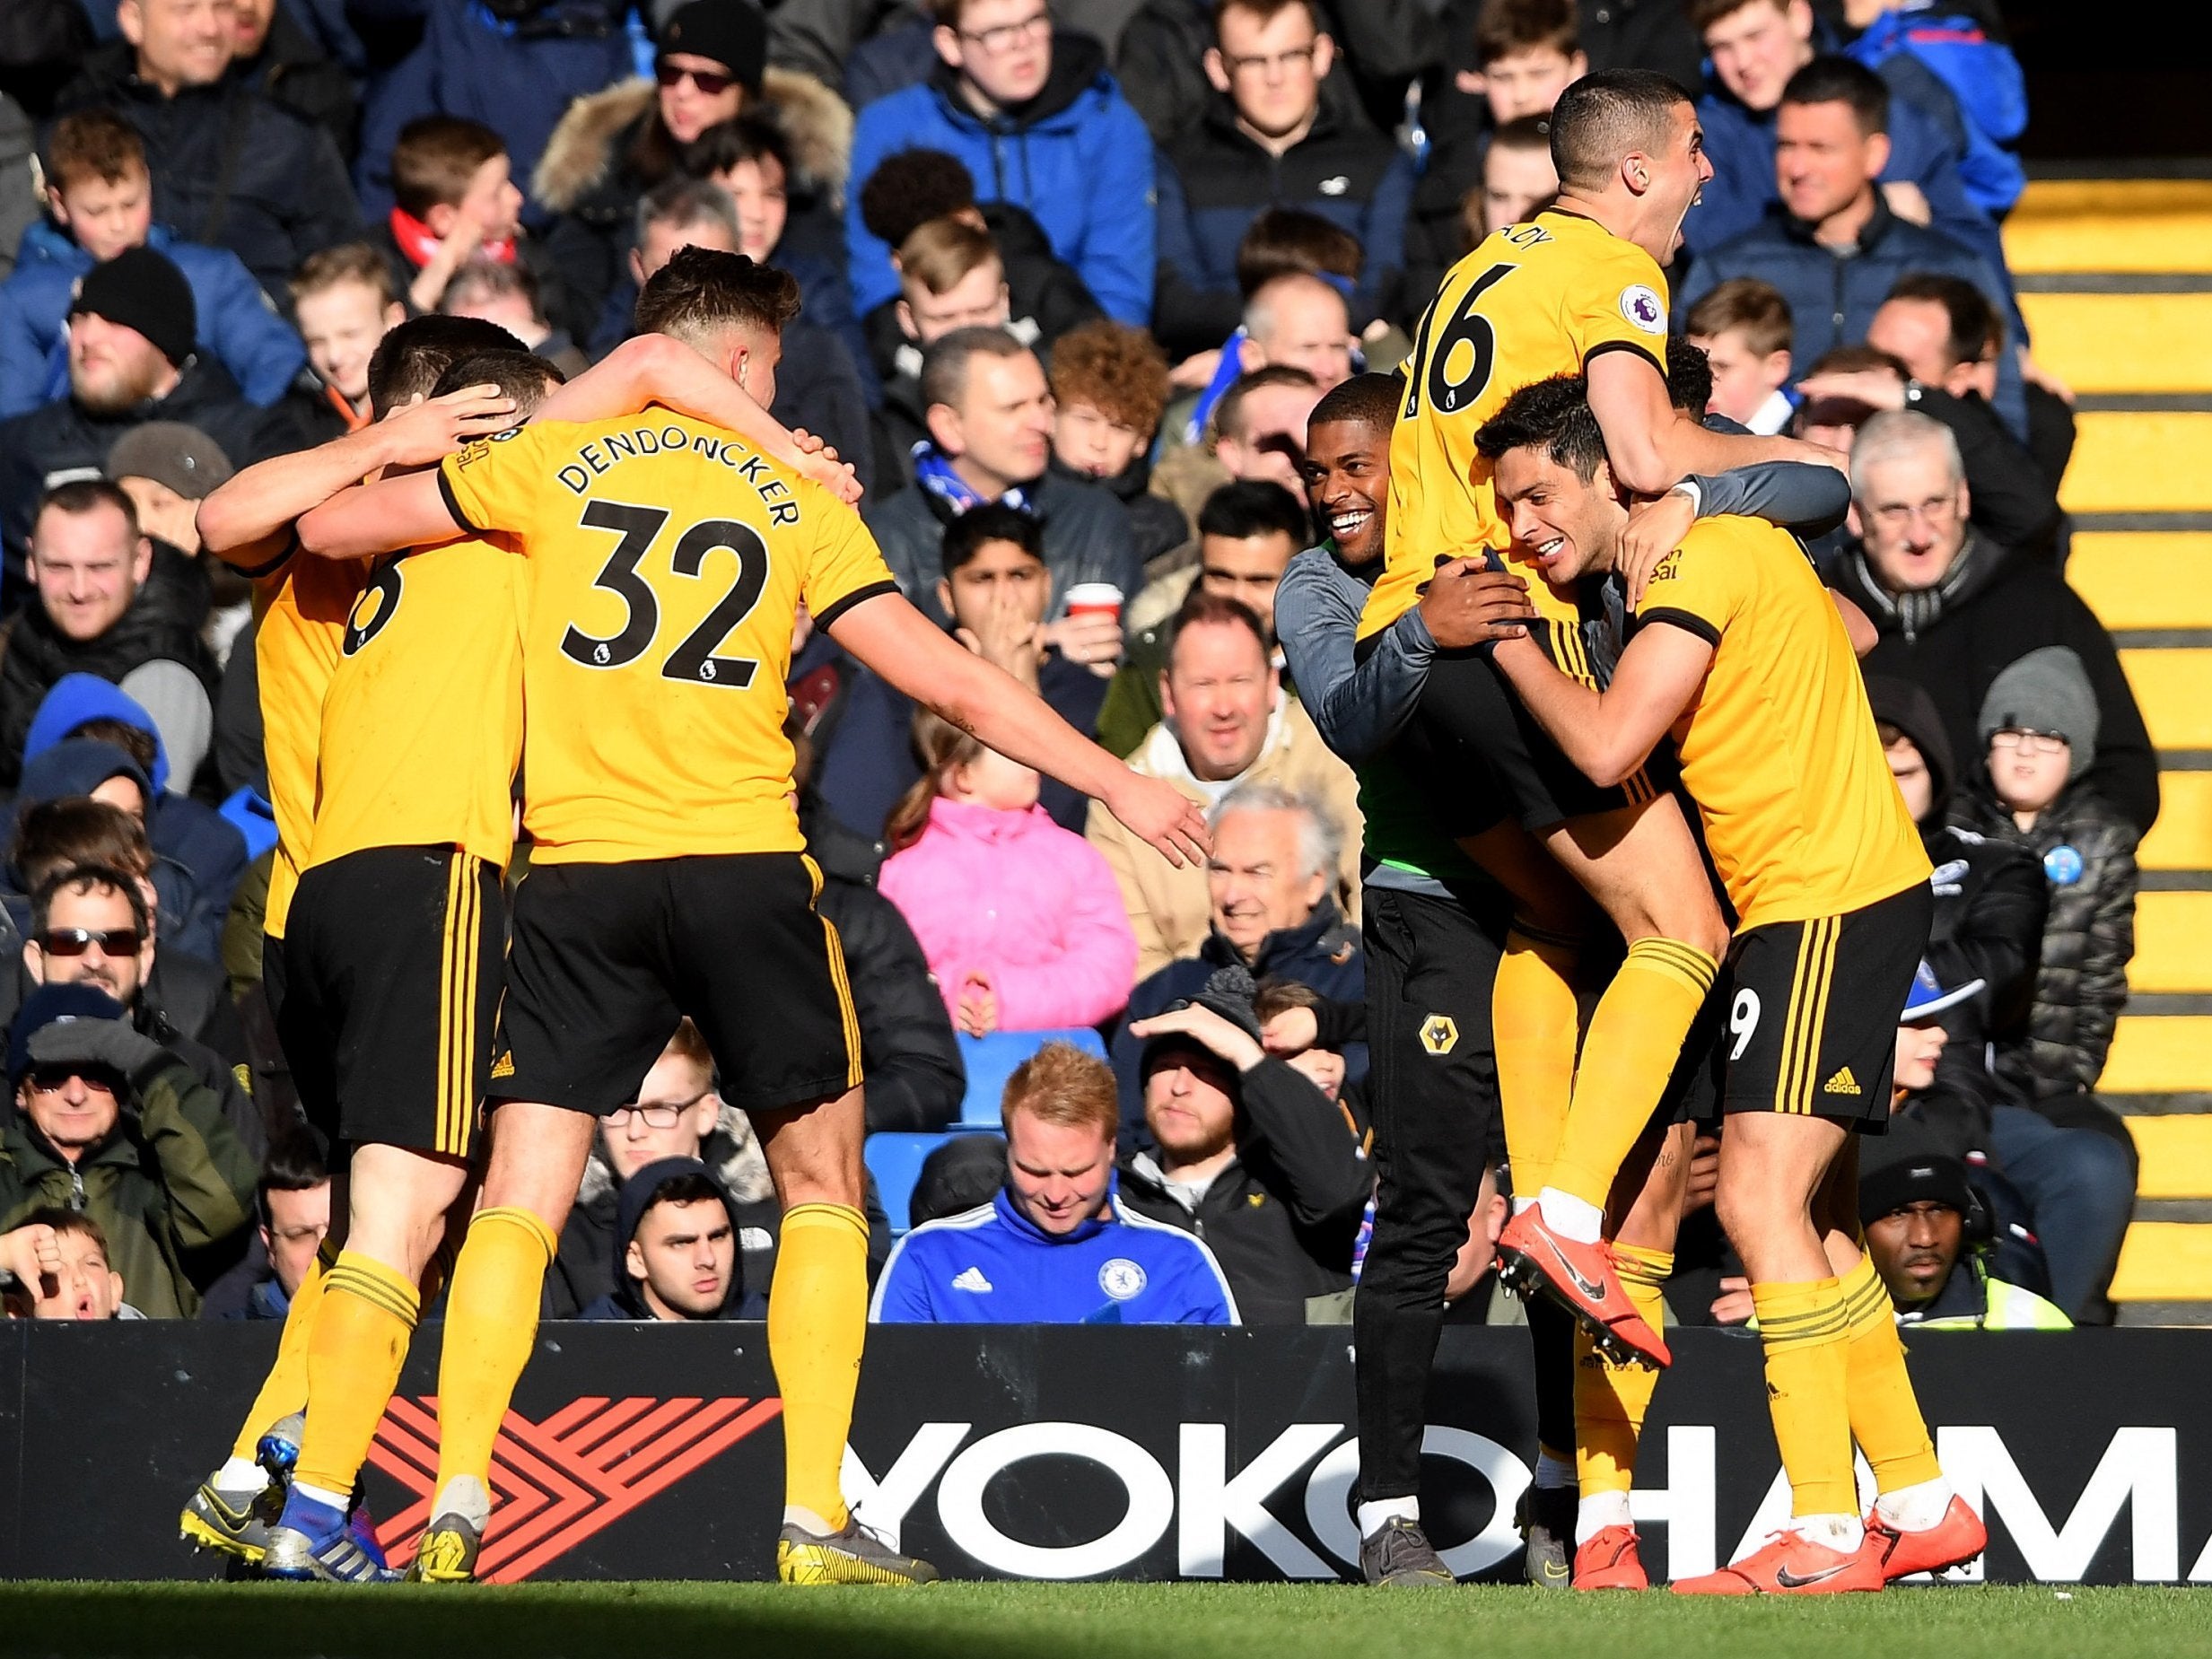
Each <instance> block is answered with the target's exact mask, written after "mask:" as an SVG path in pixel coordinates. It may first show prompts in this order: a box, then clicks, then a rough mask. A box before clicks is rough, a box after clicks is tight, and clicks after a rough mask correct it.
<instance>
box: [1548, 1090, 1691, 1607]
mask: <svg viewBox="0 0 2212 1659" xmlns="http://www.w3.org/2000/svg"><path fill="white" fill-rule="evenodd" d="M1695 1136H1696V1131H1695V1129H1694V1126H1692V1125H1691V1124H1688V1123H1673V1124H1666V1123H1654V1124H1653V1125H1651V1127H1650V1128H1648V1130H1646V1131H1645V1133H1644V1136H1643V1138H1642V1139H1639V1141H1638V1142H1637V1143H1636V1146H1635V1148H1634V1149H1633V1150H1632V1151H1631V1153H1630V1154H1629V1157H1628V1161H1627V1162H1626V1163H1625V1164H1623V1165H1622V1166H1621V1174H1620V1175H1619V1176H1618V1177H1617V1178H1616V1179H1615V1180H1614V1182H1613V1197H1612V1201H1611V1202H1610V1203H1609V1204H1608V1205H1607V1206H1606V1218H1607V1222H1608V1231H1609V1232H1611V1234H1612V1236H1613V1257H1614V1264H1615V1266H1616V1267H1617V1268H1618V1270H1619V1271H1620V1275H1621V1287H1622V1289H1623V1290H1624V1291H1625V1292H1626V1293H1627V1294H1628V1297H1629V1300H1630V1301H1631V1302H1632V1303H1634V1304H1635V1305H1636V1311H1637V1312H1638V1313H1639V1314H1642V1315H1643V1317H1644V1320H1645V1323H1648V1324H1649V1325H1650V1326H1651V1327H1652V1329H1654V1330H1655V1331H1656V1330H1657V1329H1659V1328H1660V1325H1661V1323H1662V1321H1663V1319H1664V1317H1665V1314H1664V1310H1663V1306H1662V1304H1663V1301H1664V1295H1663V1293H1664V1290H1665V1288H1666V1280H1667V1278H1668V1276H1669V1275H1670V1274H1672V1273H1673V1272H1674V1236H1675V1233H1676V1230H1677V1229H1678V1228H1679V1227H1680V1226H1681V1223H1682V1208H1683V1200H1684V1198H1685V1197H1686V1196H1687V1194H1688V1192H1689V1189H1690V1147H1691V1142H1692V1140H1693V1139H1695ZM1658 1381H1659V1378H1658V1373H1657V1372H1656V1371H1654V1370H1652V1369H1651V1368H1650V1367H1649V1366H1644V1365H1639V1364H1638V1363H1636V1362H1635V1361H1633V1360H1628V1361H1621V1360H1614V1359H1608V1358H1606V1357H1605V1356H1604V1354H1603V1353H1601V1352H1599V1351H1598V1349H1597V1348H1596V1344H1595V1343H1594V1342H1593V1341H1592V1340H1590V1338H1589V1336H1588V1335H1587V1332H1584V1333H1578V1340H1577V1342H1576V1344H1575V1464H1576V1484H1577V1487H1578V1490H1579V1491H1580V1493H1581V1504H1580V1506H1579V1508H1578V1514H1577V1515H1576V1519H1575V1572H1574V1586H1575V1588H1576V1589H1578V1590H1641V1589H1645V1588H1647V1587H1648V1584H1649V1580H1648V1577H1647V1576H1646V1575H1645V1572H1644V1567H1643V1563H1642V1560H1641V1558H1640V1557H1639V1553H1638V1549H1637V1538H1636V1523H1635V1519H1634V1517H1633V1516H1632V1515H1631V1513H1630V1509H1629V1493H1630V1491H1631V1489H1632V1488H1633V1487H1634V1485H1635V1483H1636V1449H1637V1445H1638V1442H1639V1439H1640V1437H1641V1436H1642V1434H1643V1428H1644V1417H1645V1414H1646V1413H1647V1412H1648V1410H1650V1407H1651V1398H1652V1395H1653V1393H1655V1392H1656V1391H1657V1387H1658Z"/></svg>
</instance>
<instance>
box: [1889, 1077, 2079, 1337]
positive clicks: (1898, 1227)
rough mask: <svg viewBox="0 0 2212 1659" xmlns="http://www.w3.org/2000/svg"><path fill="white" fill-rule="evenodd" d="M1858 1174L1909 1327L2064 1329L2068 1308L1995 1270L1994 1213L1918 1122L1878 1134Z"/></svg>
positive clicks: (1891, 1288) (1903, 1121)
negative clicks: (1990, 1219) (1992, 1244)
mask: <svg viewBox="0 0 2212 1659" xmlns="http://www.w3.org/2000/svg"><path fill="white" fill-rule="evenodd" d="M1867 1148H1868V1150H1867V1154H1866V1158H1867V1162H1866V1163H1865V1164H1864V1166H1862V1167H1861V1168H1860V1170H1859V1173H1858V1218H1859V1222H1860V1224H1861V1225H1862V1226H1863V1227H1865V1228H1866V1230H1867V1256H1868V1257H1869V1258H1870V1259H1871V1260H1872V1261H1873V1262H1874V1270H1875V1272H1876V1273H1878V1274H1880V1275H1881V1277H1882V1284H1883V1287H1884V1288H1885V1289H1886V1290H1888V1292H1889V1294H1890V1301H1891V1303H1892V1305H1894V1306H1895V1308H1896V1310H1897V1317H1898V1320H1899V1322H1900V1323H1904V1324H1912V1325H1925V1326H1928V1327H1930V1328H1933V1329H1938V1330H1954V1329H1956V1330H1973V1331H2064V1330H2066V1329H2068V1326H2069V1325H2070V1324H2071V1323H2072V1322H2071V1321H2070V1320H2068V1318H2067V1316H2066V1314H2064V1313H2062V1312H2061V1311H2060V1310H2059V1307H2058V1306H2057V1305H2055V1304H2053V1303H2051V1302H2050V1301H2049V1300H2048V1299H2046V1298H2045V1297H2040V1296H2038V1295H2036V1294H2035V1293H2034V1292H2033V1290H2029V1289H2025V1288H2023V1287H2021V1286H2019V1285H2015V1284H2009V1283H2007V1281H2005V1280H2004V1279H1999V1278H1998V1277H1997V1275H1996V1273H1995V1272H1994V1271H1993V1270H1992V1262H1991V1254H1992V1253H1991V1251H1990V1249H1989V1222H1988V1211H1987V1209H1985V1207H1984V1206H1983V1205H1982V1202H1981V1201H1980V1199H1979V1198H1978V1197H1977V1196H1976V1195H1975V1193H1974V1192H1973V1189H1972V1187H1971V1186H1970V1185H1969V1184H1968V1182H1967V1178H1966V1166H1965V1165H1964V1164H1963V1163H1961V1162H1960V1161H1959V1160H1958V1159H1957V1158H1956V1157H1953V1156H1952V1155H1951V1154H1950V1153H1948V1152H1946V1151H1945V1150H1944V1149H1943V1148H1942V1146H1941V1145H1940V1144H1939V1142H1938V1140H1937V1138H1936V1137H1935V1136H1933V1135H1931V1134H1930V1133H1929V1132H1928V1131H1927V1130H1926V1129H1925V1128H1923V1127H1922V1126H1921V1125H1920V1124H1919V1123H1918V1122H1915V1121H1913V1120H1911V1119H1910V1118H1906V1119H1900V1120H1899V1121H1898V1122H1895V1123H1893V1125H1892V1126H1891V1129H1890V1132H1889V1133H1888V1134H1886V1135H1884V1136H1883V1137H1882V1138H1881V1139H1879V1140H1870V1141H1868V1142H1867Z"/></svg>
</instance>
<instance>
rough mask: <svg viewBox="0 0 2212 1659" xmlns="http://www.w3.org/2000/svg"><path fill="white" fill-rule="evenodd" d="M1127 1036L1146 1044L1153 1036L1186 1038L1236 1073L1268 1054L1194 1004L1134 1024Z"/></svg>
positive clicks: (1226, 1022)
mask: <svg viewBox="0 0 2212 1659" xmlns="http://www.w3.org/2000/svg"><path fill="white" fill-rule="evenodd" d="M1129 1035H1131V1036H1132V1037H1140V1038H1142V1039H1144V1040H1146V1041H1148V1042H1149V1041H1150V1040H1151V1039H1152V1038H1154V1037H1188V1038H1190V1039H1191V1041H1192V1042H1193V1043H1198V1044H1200V1045H1201V1046H1202V1047H1203V1048H1204V1049H1205V1050H1206V1051H1207V1052H1209V1053H1211V1054H1212V1055H1213V1056H1214V1057H1215V1058H1216V1059H1218V1060H1220V1061H1221V1062H1222V1063H1223V1064H1224V1065H1229V1066H1234V1067H1236V1068H1237V1070H1239V1071H1249V1070H1252V1068H1253V1067H1255V1066H1256V1065H1258V1064H1259V1063H1260V1061H1263V1060H1265V1059H1266V1058H1267V1051H1266V1050H1265V1049H1263V1048H1262V1047H1261V1046H1260V1045H1259V1043H1255V1042H1254V1041H1253V1039H1252V1035H1251V1033H1249V1032H1246V1031H1242V1030H1239V1029H1238V1028H1237V1026H1234V1025H1232V1024H1231V1023H1230V1022H1229V1021H1228V1020H1226V1019H1224V1018H1222V1017H1221V1016H1220V1015H1219V1014H1217V1013H1215V1012H1214V1011H1213V1010H1212V1009H1211V1008H1202V1007H1200V1006H1199V1005H1198V1004H1197V1003H1195V1002H1193V1003H1189V1004H1187V1005H1185V1007H1183V1008H1170V1009H1168V1011H1167V1013H1165V1014H1155V1015H1153V1016H1152V1017H1151V1018H1150V1019H1140V1020H1137V1021H1134V1022H1133V1023H1132V1024H1131V1026H1130V1027H1129Z"/></svg>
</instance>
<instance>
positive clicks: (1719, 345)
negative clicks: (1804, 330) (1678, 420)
mask: <svg viewBox="0 0 2212 1659" xmlns="http://www.w3.org/2000/svg"><path fill="white" fill-rule="evenodd" d="M1688 328H1689V336H1690V344H1691V345H1696V346H1701V347H1702V348H1703V350H1704V352H1705V357H1706V361H1707V362H1709V363H1710V364H1711V365H1712V370H1713V397H1712V402H1711V404H1710V407H1711V409H1712V410H1713V412H1714V413H1715V414H1717V415H1727V417H1728V418H1729V419H1730V420H1732V421H1741V422H1742V423H1744V425H1745V426H1747V427H1749V428H1750V429H1751V430H1752V431H1753V432H1757V433H1758V434H1759V435H1760V436H1761V437H1762V438H1770V437H1772V436H1773V435H1774V434H1775V433H1777V432H1780V431H1781V430H1782V429H1783V428H1785V427H1786V426H1788V424H1789V418H1790V416H1791V415H1793V414H1795V413H1796V410H1797V401H1796V399H1794V398H1793V397H1790V395H1789V392H1788V386H1789V346H1790V339H1791V336H1792V332H1793V330H1792V327H1791V322H1790V316H1789V301H1787V300H1785V299H1783V298H1782V295H1781V292H1780V290H1779V289H1777V288H1775V287H1773V286H1772V285H1771V284H1767V283H1762V282H1761V281H1760V280H1759V279H1758V278H1757V277H1755V276H1732V277H1730V278H1729V279H1728V280H1727V282H1725V283H1723V284H1720V285H1719V286H1718V288H1716V289H1714V290H1713V291H1712V293H1709V294H1707V295H1706V296H1705V297H1704V298H1703V299H1701V300H1700V301H1698V302H1697V303H1696V304H1695V305H1693V306H1692V307H1691V308H1690V316H1689V318H1688Z"/></svg>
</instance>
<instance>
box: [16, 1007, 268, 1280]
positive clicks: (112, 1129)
mask: <svg viewBox="0 0 2212 1659" xmlns="http://www.w3.org/2000/svg"><path fill="white" fill-rule="evenodd" d="M8 1087H9V1090H10V1092H11V1094H12V1095H13V1097H14V1101H15V1114H14V1116H13V1119H12V1120H11V1121H10V1122H9V1123H8V1124H7V1126H6V1128H5V1129H4V1131H0V1233H4V1232H6V1231H8V1230H10V1229H11V1228H13V1227H15V1226H17V1225H19V1224H20V1223H21V1221H22V1218H24V1217H26V1216H28V1215H30V1214H31V1212H32V1211H33V1210H36V1209H40V1208H43V1207H46V1206H61V1207H64V1208H67V1209H78V1210H82V1211H83V1213H85V1214H86V1215H88V1216H90V1217H92V1219H93V1220H94V1221H96V1222H97V1223H99V1225H100V1228H101V1232H102V1233H103V1234H105V1235H106V1236H107V1240H108V1245H109V1265H110V1266H111V1267H113V1268H114V1269H115V1270H116V1271H118V1272H119V1273H120V1274H122V1276H123V1299H124V1300H125V1301H127V1302H128V1303H129V1304H130V1305H132V1306H134V1307H136V1308H138V1309H140V1310H141V1311H142V1312H144V1314H146V1315H147V1316H148V1317H150V1318H154V1319H162V1318H169V1319H183V1318H189V1317H191V1316H192V1315H193V1314H196V1313H197V1312H198V1310H199V1305H200V1292H199V1288H198V1286H197V1285H196V1284H195V1283H194V1282H193V1279H192V1278H191V1277H190V1275H188V1273H187V1271H186V1270H185V1265H184V1261H183V1255H182V1253H183V1252H185V1251H188V1250H189V1251H194V1252H198V1251H201V1250H204V1249H205V1248H207V1247H210V1246H214V1245H218V1244H223V1242H225V1241H226V1240H230V1239H233V1238H235V1237H236V1236H238V1235H240V1233H241V1232H242V1231H243V1229H244V1228H245V1226H246V1223H247V1219H248V1218H249V1216H250V1215H251V1214H252V1210H253V1189H254V1177H255V1169H254V1162H253V1159H252V1157H250V1156H249V1154H248V1153H247V1151H246V1149H245V1148H244V1147H243V1146H241V1145H240V1142H239V1139H238V1137H237V1136H236V1135H235V1134H233V1133H232V1131H231V1128H230V1125H229V1124H227V1123H226V1122H223V1108H222V1105H221V1104H220V1103H219V1102H218V1101H217V1100H216V1098H215V1096H214V1093H213V1091H211V1090H209V1089H208V1088H207V1087H205V1086H204V1085H203V1084H201V1082H200V1081H199V1079H198V1078H196V1077H194V1076H193V1074H192V1071H191V1070H190V1068H189V1067H188V1066H186V1065H185V1063H184V1062H183V1061H180V1060H179V1059H178V1058H177V1056H176V1055H175V1054H173V1053H171V1052H170V1051H169V1050H168V1049H166V1048H164V1047H163V1046H162V1044H160V1043H156V1042H154V1041H153V1039H152V1038H151V1037H147V1036H144V1035H141V1034H140V1033H138V1032H137V1031H136V1030H134V1029H132V1027H131V1024H130V1021H129V1018H128V1017H127V1013H126V1011H125V1009H124V1008H123V1006H122V1004H120V1003H119V1002H118V1001H116V1000H115V999H114V998H112V997H110V996H109V995H108V994H107V993H106V992H104V991H101V990H100V989H99V988H98V987H97V986H94V985H90V984H74V985H43V986H41V987H39V989H38V990H37V991H33V992H31V995H30V996H29V997H28V998H27V999H25V1000H24V1002H23V1006H22V1011H21V1012H20V1013H19V1014H18V1015H17V1016H16V1017H15V1024H14V1026H13V1029H12V1030H11V1031H10V1033H9V1035H8Z"/></svg>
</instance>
